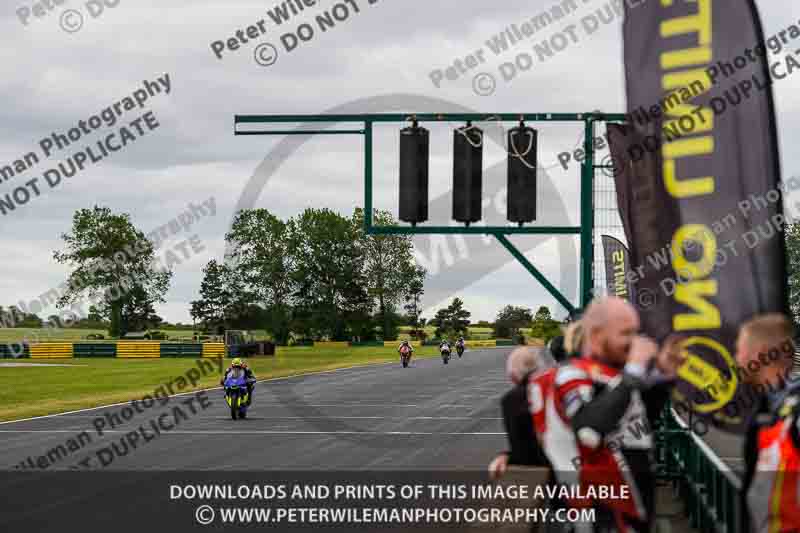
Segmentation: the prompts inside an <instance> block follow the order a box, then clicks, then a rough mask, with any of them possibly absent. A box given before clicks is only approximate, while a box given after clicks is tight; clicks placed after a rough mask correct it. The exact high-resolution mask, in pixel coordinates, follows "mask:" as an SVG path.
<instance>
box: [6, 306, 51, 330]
mask: <svg viewBox="0 0 800 533" xmlns="http://www.w3.org/2000/svg"><path fill="white" fill-rule="evenodd" d="M43 323H44V322H43V321H42V319H41V318H39V316H38V315H36V314H34V313H24V312H23V311H22V310H20V309H19V308H18V307H17V306H15V305H12V306H9V308H8V309H7V310H3V307H2V306H0V327H6V328H40V327H42V324H43Z"/></svg>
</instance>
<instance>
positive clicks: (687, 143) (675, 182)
mask: <svg viewBox="0 0 800 533" xmlns="http://www.w3.org/2000/svg"><path fill="white" fill-rule="evenodd" d="M682 52H684V51H683V50H680V51H678V52H675V53H682ZM697 82H700V85H702V87H703V93H705V92H708V91H709V90H710V88H711V86H712V83H711V79H710V78H709V76H708V73H707V72H706V71H705V70H704V69H694V70H686V71H682V72H674V73H671V74H665V75H664V77H663V78H662V86H663V88H664V89H665V90H667V91H669V90H672V89H678V88H683V87H688V86H690V85H692V84H693V83H697ZM703 93H699V94H703ZM699 94H698V95H699ZM674 95H675V93H672V94H671V95H670V96H669V97H667V99H666V100H665V103H666V104H668V105H665V108H666V114H667V116H669V117H677V118H674V119H669V120H666V121H665V122H664V131H665V132H668V131H674V132H677V135H679V136H681V137H683V136H684V135H690V134H700V133H708V132H712V131H713V129H714V113H713V111H712V110H711V109H709V108H707V107H699V108H698V107H697V106H693V105H691V104H687V103H686V102H683V103H680V100H679V99H676V98H673V96H674ZM696 96H697V95H696ZM698 115H699V116H698ZM682 117H689V118H688V123H689V128H690V129H689V131H685V126H683V125H682V123H681V120H680V119H681V118H682ZM684 121H687V119H684ZM661 152H662V154H663V157H664V164H663V168H664V186H665V187H666V189H667V192H668V193H670V194H671V195H672V196H674V197H676V198H686V197H691V196H699V195H703V194H711V193H713V192H714V178H713V177H711V176H702V177H697V178H690V179H683V180H679V179H678V176H677V170H676V166H677V165H676V163H675V160H676V159H678V158H681V157H696V156H703V155H711V154H713V153H714V138H713V137H712V136H710V135H705V136H702V137H698V138H691V139H687V138H679V139H676V140H672V141H671V142H665V143H664V145H663V148H662V150H661Z"/></svg>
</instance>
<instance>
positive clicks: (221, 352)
mask: <svg viewBox="0 0 800 533" xmlns="http://www.w3.org/2000/svg"><path fill="white" fill-rule="evenodd" d="M202 354H203V357H225V343H222V342H204V343H203V352H202Z"/></svg>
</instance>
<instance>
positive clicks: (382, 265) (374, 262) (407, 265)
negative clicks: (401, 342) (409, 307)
mask: <svg viewBox="0 0 800 533" xmlns="http://www.w3.org/2000/svg"><path fill="white" fill-rule="evenodd" d="M372 220H373V222H374V223H375V224H376V225H378V226H396V225H397V222H396V221H395V220H394V217H393V216H392V214H391V213H390V212H388V211H379V210H374V211H373V213H372ZM352 222H353V228H354V230H355V232H356V234H357V235H358V241H357V246H358V247H359V252H360V253H361V255H362V259H363V262H364V275H365V278H366V282H367V284H368V286H369V294H370V296H372V297H373V298H375V299H377V307H378V315H377V316H378V320H379V323H380V324H381V332H382V335H383V338H384V340H395V339H397V326H398V321H397V312H396V311H395V308H396V306H398V305H399V304H400V303H401V302H402V301H403V299H404V296H405V295H406V294H408V292H409V290H410V285H411V284H412V283H414V281H415V280H416V279H417V277H418V276H419V275H420V270H419V269H417V268H415V263H414V255H413V254H412V251H413V249H414V245H413V242H412V240H411V236H410V235H367V234H366V233H365V232H364V210H363V209H362V208H360V207H359V208H356V209H355V211H354V212H353V217H352ZM421 273H422V277H423V278H424V270H422V271H421Z"/></svg>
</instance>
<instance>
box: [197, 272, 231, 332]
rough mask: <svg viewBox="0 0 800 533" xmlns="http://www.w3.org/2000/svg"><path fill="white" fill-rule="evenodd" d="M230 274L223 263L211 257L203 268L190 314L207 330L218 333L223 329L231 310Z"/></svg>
mask: <svg viewBox="0 0 800 533" xmlns="http://www.w3.org/2000/svg"><path fill="white" fill-rule="evenodd" d="M230 278H231V274H230V272H229V269H228V267H227V266H226V265H225V264H220V263H218V262H217V261H216V259H212V260H211V261H209V262H208V264H207V265H206V266H205V268H203V281H201V282H200V299H198V300H194V301H192V302H191V311H190V314H191V316H192V318H193V319H195V320H197V321H199V322H200V323H201V324H202V326H203V328H204V329H205V330H207V331H213V332H215V333H218V332H219V331H220V330H223V331H224V330H225V328H226V326H227V325H228V324H227V322H228V320H227V319H228V317H229V315H230V314H231V312H232V311H233V309H232V307H233V295H232V294H231V287H230V283H229V280H230Z"/></svg>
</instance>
